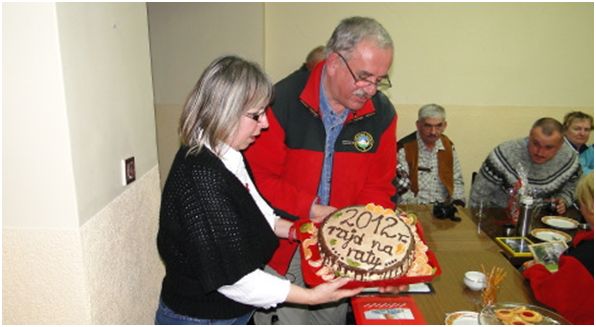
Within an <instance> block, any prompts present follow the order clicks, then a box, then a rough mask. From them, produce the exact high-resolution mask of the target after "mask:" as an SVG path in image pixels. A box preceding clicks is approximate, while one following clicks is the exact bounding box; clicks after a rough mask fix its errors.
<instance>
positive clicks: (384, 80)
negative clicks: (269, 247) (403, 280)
mask: <svg viewBox="0 0 596 327" xmlns="http://www.w3.org/2000/svg"><path fill="white" fill-rule="evenodd" d="M325 55H326V58H325V61H324V62H323V63H320V64H318V65H317V66H315V68H314V69H313V70H312V71H311V72H310V73H309V72H308V71H306V70H298V71H296V72H294V73H292V74H290V75H289V76H287V77H286V78H284V79H283V80H281V81H280V82H279V83H277V84H276V85H275V100H274V102H273V104H272V106H271V110H268V112H267V119H268V121H269V129H268V130H265V131H263V132H262V133H261V135H260V136H259V139H258V140H257V141H256V142H255V143H254V144H253V145H252V146H251V147H250V148H249V149H248V151H246V152H245V153H244V155H245V158H246V159H247V161H248V163H249V166H250V168H251V170H252V173H253V176H254V179H255V181H256V185H257V188H258V189H259V192H260V193H261V194H262V195H263V196H264V197H265V199H266V200H267V201H268V202H269V203H270V204H271V206H272V207H274V208H275V209H276V210H278V211H279V214H280V215H282V216H283V217H284V218H288V219H292V220H298V219H300V221H302V220H310V219H312V220H314V221H320V220H321V219H322V218H324V217H326V216H328V215H329V214H330V213H332V212H334V211H335V210H336V208H343V207H347V206H353V205H365V204H367V203H375V204H377V205H381V206H383V207H386V208H393V207H395V203H394V202H393V201H391V197H392V196H393V195H394V193H395V188H394V187H393V185H392V181H393V179H394V178H395V165H396V159H397V158H396V149H395V141H396V140H395V129H396V124H397V115H396V112H395V109H394V108H393V105H392V104H391V102H389V99H387V97H386V96H385V95H384V94H382V93H381V92H377V91H378V90H379V89H384V88H387V87H390V86H391V82H390V81H389V68H390V67H391V63H392V62H393V41H392V40H391V37H390V36H389V34H388V33H387V31H386V30H385V28H383V26H382V25H381V24H379V22H377V21H376V20H374V19H372V18H367V17H351V18H346V19H344V20H342V21H341V22H340V24H339V25H338V26H337V27H336V28H335V30H334V31H333V33H332V35H331V38H330V39H329V41H328V42H327V46H326V51H325ZM297 246H298V244H297V243H294V242H289V241H287V240H284V239H281V240H280V245H279V247H278V249H277V251H276V252H275V254H274V255H273V258H272V259H271V260H270V261H269V263H268V267H267V268H266V269H271V270H269V271H275V272H277V273H278V274H280V275H281V276H286V277H287V278H288V279H290V280H294V281H295V282H296V283H298V284H300V283H303V278H302V271H301V269H300V255H299V253H298V251H296V249H297ZM346 313H347V303H346V301H339V302H336V303H334V304H328V305H323V306H317V307H308V306H294V305H284V306H278V307H277V309H276V310H273V311H272V312H270V313H268V314H265V313H261V312H257V313H256V314H255V316H254V319H255V323H257V324H271V323H273V322H275V320H276V319H277V321H276V323H278V324H293V325H309V324H315V325H327V324H331V325H343V324H345V323H346Z"/></svg>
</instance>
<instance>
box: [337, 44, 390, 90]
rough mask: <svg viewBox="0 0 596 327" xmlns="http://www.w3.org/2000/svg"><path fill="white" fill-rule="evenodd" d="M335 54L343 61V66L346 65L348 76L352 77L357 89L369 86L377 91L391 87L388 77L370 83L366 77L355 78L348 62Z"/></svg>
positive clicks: (339, 54)
mask: <svg viewBox="0 0 596 327" xmlns="http://www.w3.org/2000/svg"><path fill="white" fill-rule="evenodd" d="M335 53H336V54H337V55H338V56H339V57H340V58H341V60H343V62H344V64H346V68H348V71H349V72H350V74H351V75H352V78H353V79H354V84H355V85H356V86H358V87H368V86H371V85H374V86H375V87H376V88H377V89H388V88H390V87H391V81H390V80H389V77H383V78H381V79H379V80H377V81H374V82H373V81H371V80H368V79H367V77H356V74H354V72H353V71H352V68H351V67H350V65H349V64H348V61H347V60H346V58H344V56H342V55H341V53H339V52H337V51H335Z"/></svg>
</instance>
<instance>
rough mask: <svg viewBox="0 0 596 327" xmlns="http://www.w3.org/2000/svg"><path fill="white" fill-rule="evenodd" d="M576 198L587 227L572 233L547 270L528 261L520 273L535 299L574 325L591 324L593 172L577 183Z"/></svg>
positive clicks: (592, 320)
mask: <svg viewBox="0 0 596 327" xmlns="http://www.w3.org/2000/svg"><path fill="white" fill-rule="evenodd" d="M576 198H577V199H578V201H579V205H580V211H581V213H582V215H583V216H584V218H585V219H586V222H587V223H588V225H589V226H590V227H589V230H587V231H579V232H577V234H575V237H574V238H573V241H572V244H571V246H570V247H569V249H567V251H566V252H565V253H563V255H561V257H560V258H559V270H558V271H556V272H554V273H551V272H549V271H548V270H546V268H545V267H544V266H543V265H542V264H536V263H535V262H534V261H528V262H526V263H525V264H524V268H526V269H525V270H524V272H523V274H524V276H525V277H526V278H527V279H528V280H529V281H530V285H531V287H532V291H533V292H534V296H535V297H536V299H537V300H538V301H540V302H541V303H544V304H545V305H547V306H549V307H551V308H554V309H555V310H557V312H559V313H560V314H561V315H562V316H564V317H565V318H567V319H568V320H569V321H571V322H572V323H573V324H576V325H594V172H591V173H589V174H588V175H585V176H583V177H582V179H581V180H580V181H579V183H578V184H577V188H576Z"/></svg>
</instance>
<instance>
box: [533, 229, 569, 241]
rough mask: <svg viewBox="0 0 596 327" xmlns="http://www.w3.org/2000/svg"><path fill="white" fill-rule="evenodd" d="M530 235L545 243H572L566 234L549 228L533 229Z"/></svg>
mask: <svg viewBox="0 0 596 327" xmlns="http://www.w3.org/2000/svg"><path fill="white" fill-rule="evenodd" d="M530 235H532V236H534V237H535V238H537V239H539V240H542V241H545V242H552V241H563V242H565V243H568V242H571V236H569V234H567V233H565V232H561V231H558V230H554V229H548V228H535V229H532V231H531V232H530Z"/></svg>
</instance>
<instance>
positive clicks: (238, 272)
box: [157, 146, 278, 319]
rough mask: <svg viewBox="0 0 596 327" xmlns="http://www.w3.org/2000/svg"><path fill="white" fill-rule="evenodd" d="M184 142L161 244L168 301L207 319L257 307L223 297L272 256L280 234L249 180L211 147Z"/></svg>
mask: <svg viewBox="0 0 596 327" xmlns="http://www.w3.org/2000/svg"><path fill="white" fill-rule="evenodd" d="M187 150H188V148H187V147H184V146H183V147H181V148H180V149H179V150H178V153H177V154H176V158H175V159H174V162H173V164H172V168H171V169H170V173H169V175H168V179H167V181H166V184H165V187H164V190H163V194H162V200H161V210H160V220H159V232H158V235H157V247H158V250H159V254H160V256H161V258H162V260H163V262H164V264H165V267H166V276H165V277H164V279H163V283H162V289H161V298H162V301H163V302H164V303H165V304H166V305H167V306H168V307H169V308H170V309H172V310H174V311H175V312H176V313H179V314H183V315H187V316H192V317H196V318H204V319H227V318H234V317H238V316H241V315H244V314H246V313H248V312H250V311H251V310H253V309H254V307H252V306H249V305H244V304H241V303H238V302H235V301H232V300H230V299H229V298H227V297H225V296H223V295H222V294H221V293H219V292H217V289H218V288H219V287H221V286H223V285H232V284H234V283H235V282H236V281H238V280H239V279H240V278H242V277H243V276H245V275H246V274H248V273H250V272H252V271H253V270H255V269H258V268H263V267H264V266H265V264H266V263H267V262H268V261H269V259H270V258H271V256H272V255H273V252H274V250H275V248H276V247H277V245H278V239H277V237H276V236H275V234H274V233H273V231H272V230H271V227H270V226H269V224H268V223H267V221H266V219H265V217H264V216H263V214H262V213H261V211H260V210H259V208H258V207H257V204H256V203H255V201H254V200H253V198H252V197H251V195H250V193H249V192H248V190H247V189H246V187H245V186H244V185H242V183H241V182H240V181H239V180H238V178H236V176H234V174H232V173H231V172H230V171H229V170H227V169H226V167H225V166H224V164H223V162H222V161H221V160H220V159H219V158H217V157H216V156H215V154H213V153H212V152H211V151H209V150H208V149H206V148H203V149H202V150H201V152H200V153H199V154H196V155H186V152H187Z"/></svg>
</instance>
